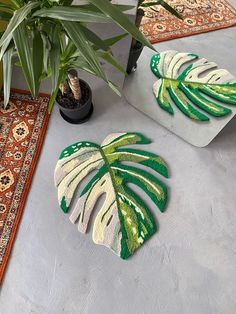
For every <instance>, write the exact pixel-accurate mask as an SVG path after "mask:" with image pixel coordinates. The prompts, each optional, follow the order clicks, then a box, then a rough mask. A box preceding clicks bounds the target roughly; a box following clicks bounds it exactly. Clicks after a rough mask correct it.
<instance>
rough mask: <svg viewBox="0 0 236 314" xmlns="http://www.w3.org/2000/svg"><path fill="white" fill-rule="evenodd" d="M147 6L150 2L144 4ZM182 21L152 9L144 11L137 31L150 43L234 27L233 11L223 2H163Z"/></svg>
mask: <svg viewBox="0 0 236 314" xmlns="http://www.w3.org/2000/svg"><path fill="white" fill-rule="evenodd" d="M146 2H153V0H147V1H146ZM166 2H168V4H170V5H171V6H172V7H174V8H175V9H176V10H177V11H178V12H179V13H180V14H181V15H182V17H183V21H182V20H180V19H178V18H176V17H175V16H173V15H171V14H170V13H169V12H167V11H166V10H164V9H163V8H161V7H160V6H155V7H154V9H155V10H156V11H157V12H154V11H153V10H152V9H151V8H145V17H144V18H143V19H142V24H141V26H140V30H141V31H142V32H143V34H144V35H145V36H146V37H147V38H148V39H149V40H150V42H151V43H153V44H154V43H157V42H160V41H165V40H170V39H174V38H180V37H185V36H190V35H194V34H200V33H205V32H209V31H213V30H217V29H221V28H226V27H230V26H235V25H236V9H235V8H234V7H233V6H232V5H231V4H230V3H229V2H228V1H225V0H166Z"/></svg>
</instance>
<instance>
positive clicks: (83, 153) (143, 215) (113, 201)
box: [55, 133, 168, 259]
mask: <svg viewBox="0 0 236 314" xmlns="http://www.w3.org/2000/svg"><path fill="white" fill-rule="evenodd" d="M150 142H151V141H150V140H149V139H147V138H146V137H145V136H143V135H142V134H140V133H116V134H110V135H108V136H107V137H106V139H105V140H104V141H103V143H102V145H101V146H100V145H97V144H95V143H91V142H78V143H75V144H73V145H71V146H69V147H67V148H66V149H64V150H63V151H62V153H61V155H60V158H59V161H58V162H57V165H56V169H55V185H56V186H57V188H58V200H59V204H60V206H61V208H62V210H63V211H64V212H65V213H67V212H68V211H69V208H70V205H71V201H72V199H73V196H74V194H75V191H76V189H77V187H78V185H79V184H80V182H81V181H82V180H83V179H84V178H85V177H86V176H87V175H88V174H89V173H90V172H92V171H94V170H96V172H95V174H94V175H93V177H92V179H91V180H90V181H89V183H88V184H87V185H86V186H85V188H84V189H83V191H82V192H81V194H80V197H79V199H78V201H77V203H76V205H75V207H74V208H73V210H72V212H71V214H70V221H71V222H72V223H77V224H78V229H79V231H80V232H82V233H85V232H86V229H87V225H88V223H89V219H90V215H91V213H92V211H93V209H94V206H95V204H96V202H97V200H98V198H99V197H100V196H101V195H102V194H104V195H105V198H104V202H103V204H102V206H101V208H100V210H99V211H98V213H97V216H96V219H95V222H94V226H93V241H94V242H95V243H97V244H101V245H105V246H106V247H108V248H110V249H111V250H112V251H113V252H115V253H116V254H117V255H118V256H120V257H121V258H123V259H126V258H128V257H129V256H130V255H132V254H133V253H134V252H135V251H136V250H137V249H138V248H139V247H140V246H141V245H142V244H143V243H144V242H145V241H146V240H147V239H149V238H150V237H151V236H152V235H153V234H154V233H155V232H156V230H157V226H156V223H155V220H154V218H153V216H152V214H151V212H150V210H149V209H148V208H147V206H146V204H145V203H144V201H143V200H142V199H141V198H140V197H139V196H138V195H137V194H136V193H135V192H134V191H132V190H131V189H130V188H129V187H128V186H127V183H132V184H135V185H137V186H138V187H139V188H141V189H142V190H143V191H144V192H145V193H146V194H147V195H148V196H149V197H150V198H151V200H152V201H153V203H154V204H155V206H156V207H158V208H159V209H160V211H161V212H163V211H164V210H165V207H166V203H167V195H168V192H167V187H166V185H165V184H164V183H162V182H161V181H160V180H159V179H158V178H157V177H156V176H154V175H152V174H151V173H149V172H147V171H146V170H145V171H144V170H143V169H141V168H140V167H139V168H138V167H135V165H132V166H131V165H130V164H129V165H127V164H124V163H122V162H123V161H128V162H132V163H138V164H141V165H143V166H146V167H148V168H151V169H153V170H154V171H155V172H156V173H157V174H158V175H161V176H163V177H166V178H168V169H167V165H166V163H165V161H164V160H163V159H162V158H161V157H160V156H158V155H155V154H153V153H150V152H147V151H145V150H139V149H136V148H122V147H123V146H127V145H132V144H149V143H150ZM154 210H155V208H152V211H154Z"/></svg>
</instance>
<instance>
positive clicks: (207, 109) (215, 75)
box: [151, 51, 236, 121]
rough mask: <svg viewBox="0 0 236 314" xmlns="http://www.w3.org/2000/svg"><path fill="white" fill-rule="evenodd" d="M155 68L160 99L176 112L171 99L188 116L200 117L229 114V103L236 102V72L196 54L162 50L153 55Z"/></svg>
mask: <svg viewBox="0 0 236 314" xmlns="http://www.w3.org/2000/svg"><path fill="white" fill-rule="evenodd" d="M151 70H152V72H153V73H154V74H155V75H156V76H157V77H158V80H157V81H156V82H155V84H154V86H153V92H154V94H155V97H156V100H157V103H158V105H159V106H160V107H161V108H162V109H164V110H165V111H167V112H169V113H170V114H172V115H173V114H174V110H175V109H174V108H173V106H172V104H171V101H172V103H173V104H174V105H175V106H176V107H178V109H179V110H181V111H182V112H183V113H184V114H185V115H186V116H187V117H188V118H191V119H194V120H199V121H208V120H210V117H209V116H214V117H224V116H226V115H229V114H230V113H231V112H232V111H231V109H230V108H228V107H229V106H228V105H236V83H232V80H235V79H234V76H233V75H232V74H230V72H229V71H227V70H224V69H217V64H216V63H214V62H210V61H208V60H206V59H204V58H199V56H198V55H196V54H192V53H179V52H177V51H164V52H161V53H159V54H156V55H154V56H153V57H152V58H151ZM170 100H171V101H170Z"/></svg>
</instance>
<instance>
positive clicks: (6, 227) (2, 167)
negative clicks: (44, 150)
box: [0, 90, 49, 282]
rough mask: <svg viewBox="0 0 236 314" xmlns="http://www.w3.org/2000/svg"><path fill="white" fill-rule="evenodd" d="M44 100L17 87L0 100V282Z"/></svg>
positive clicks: (38, 141)
mask: <svg viewBox="0 0 236 314" xmlns="http://www.w3.org/2000/svg"><path fill="white" fill-rule="evenodd" d="M1 99H2V97H1V98H0V100H1ZM48 101H49V97H48V95H42V94H41V95H40V96H39V97H37V98H35V99H33V98H32V97H31V96H30V95H29V94H28V93H27V92H24V91H19V90H12V92H11V98H10V101H9V104H8V106H7V108H6V109H3V101H2V100H1V101H0V282H1V280H2V278H3V273H4V270H5V268H6V264H7V261H8V258H9V255H10V252H11V249H12V246H13V242H14V238H15V235H16V231H17V228H18V225H19V222H20V218H21V215H22V212H23V208H24V205H25V201H26V197H27V194H28V191H29V188H30V183H31V180H32V177H33V173H34V170H35V166H36V162H37V159H38V157H39V153H40V150H41V146H42V143H43V138H44V135H45V132H46V128H47V124H48V119H49V114H48V110H47V105H48Z"/></svg>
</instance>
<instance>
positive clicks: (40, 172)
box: [0, 28, 236, 314]
mask: <svg viewBox="0 0 236 314" xmlns="http://www.w3.org/2000/svg"><path fill="white" fill-rule="evenodd" d="M234 30H235V35H236V28H234ZM231 31H232V30H230V29H225V30H220V31H217V32H214V33H207V34H202V35H198V36H194V37H188V38H184V39H179V40H175V41H171V42H166V43H162V44H160V49H162V48H163V50H164V48H165V49H166V47H169V46H170V47H171V48H175V47H176V49H179V46H184V50H186V47H188V48H189V49H187V50H191V48H192V47H193V46H194V47H198V49H199V51H200V52H201V53H202V54H203V53H204V52H206V50H207V51H208V52H209V51H210V50H211V49H219V54H221V55H222V56H223V57H224V58H226V60H227V55H228V54H235V51H229V50H228V49H227V42H226V45H225V46H224V47H220V46H218V42H219V39H220V38H222V37H225V38H226V39H227V36H229V34H231ZM230 36H231V35H230ZM213 38H214V40H213ZM235 40H236V36H235ZM208 42H209V43H210V44H209V45H208ZM228 67H229V68H230V67H235V63H232V64H229V65H228ZM90 82H91V86H92V88H93V90H94V104H95V111H94V115H93V116H92V118H91V120H90V121H89V122H88V123H86V124H84V125H79V126H74V125H69V124H67V123H66V122H64V121H63V120H62V119H61V117H60V115H59V113H58V109H57V108H56V107H55V108H54V111H53V114H52V117H51V121H50V124H49V127H48V131H47V135H46V139H45V143H44V147H43V150H42V153H41V156H40V160H39V163H38V167H37V170H36V173H35V176H34V180H33V183H32V186H31V190H30V193H29V196H28V200H27V204H26V207H25V210H24V215H23V217H22V221H21V224H20V227H19V232H18V235H17V238H16V241H15V245H14V249H13V251H12V255H11V258H10V261H9V265H8V268H7V271H6V275H5V280H4V282H3V285H2V288H1V290H0V313H1V314H15V313H22V314H25V313H26V314H27V313H37V314H38V313H39V314H41V313H42V314H45V313H50V314H51V313H52V314H60V313H66V314H67V313H68V314H77V313H81V314H85V313H86V314H87V313H88V314H94V313H96V314H100V313H103V314H104V313H105V314H110V313H112V314H121V313H122V314H123V313H124V314H128V313H137V314H141V313H147V314H150V313H151V314H157V313H158V314H179V313H181V314H183V313H186V314H189V313H191V314H195V313H196V314H199V313H201V314H209V313H217V314H219V313H221V314H232V313H235V310H236V301H235V295H236V271H235V265H236V244H235V243H236V241H235V239H236V228H235V225H236V211H235V204H236V194H235V187H236V168H235V161H236V148H235V147H236V125H235V119H234V120H232V121H231V122H230V123H229V125H228V126H227V127H226V128H225V129H224V130H223V132H222V133H221V134H220V135H219V136H218V137H217V138H216V139H215V140H214V141H213V142H212V143H211V144H210V145H209V146H208V147H206V148H203V149H199V148H195V147H193V146H191V145H189V144H187V143H186V142H184V141H182V140H181V139H180V138H178V137H177V136H175V135H173V134H171V133H170V132H169V131H167V130H166V129H164V128H163V127H161V126H159V125H158V124H157V123H155V122H154V121H152V120H151V119H150V118H148V117H146V116H144V115H143V114H141V113H140V112H138V111H137V110H136V109H134V108H133V107H131V106H130V105H128V104H127V102H126V101H125V100H124V99H120V98H119V97H117V96H116V95H114V94H113V93H112V92H111V91H110V90H109V89H108V88H107V87H105V86H104V85H103V83H102V82H98V81H95V80H93V79H92V80H90ZM120 131H139V132H142V133H143V134H145V135H146V136H148V137H149V138H151V139H152V140H153V143H152V144H151V145H148V146H147V147H146V149H147V150H150V151H153V152H156V153H158V154H160V155H161V156H163V157H164V158H165V160H166V161H167V162H168V164H169V167H170V173H171V178H170V180H168V181H167V182H166V183H167V184H168V186H169V189H170V201H169V204H168V207H167V210H166V212H165V213H164V214H159V213H158V212H156V211H154V209H153V215H154V216H155V218H156V220H157V221H158V224H159V231H158V233H157V234H156V235H154V236H153V237H152V238H151V239H150V240H149V241H148V242H147V243H146V244H145V245H144V246H143V247H142V248H141V249H140V250H139V251H138V252H137V253H136V254H135V255H134V256H133V257H132V258H130V259H129V260H128V261H122V260H120V259H119V258H118V257H116V256H115V255H114V254H112V253H111V252H110V251H109V250H108V249H106V248H105V247H102V246H97V245H95V244H93V242H92V239H91V229H90V230H89V233H88V234H87V235H81V234H79V233H78V231H77V228H76V226H74V225H72V224H71V223H70V222H69V219H68V215H64V214H63V213H62V212H61V211H60V209H59V207H58V204H57V197H56V189H55V188H54V186H53V171H54V167H55V164H56V161H57V158H58V155H59V153H60V151H61V150H62V149H63V148H64V147H65V146H67V145H68V144H70V143H73V142H76V141H80V140H89V141H95V142H97V143H100V142H101V141H102V140H103V139H104V137H105V136H106V135H107V134H109V133H111V132H120ZM149 204H150V205H151V203H149ZM152 208H153V207H152Z"/></svg>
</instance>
